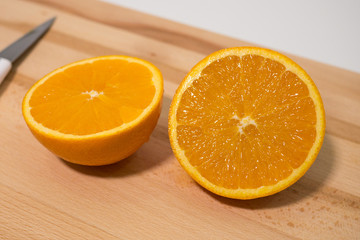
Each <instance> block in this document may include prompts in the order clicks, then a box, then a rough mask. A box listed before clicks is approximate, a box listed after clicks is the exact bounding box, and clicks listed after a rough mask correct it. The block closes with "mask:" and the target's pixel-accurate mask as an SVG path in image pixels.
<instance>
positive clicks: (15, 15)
mask: <svg viewBox="0 0 360 240" xmlns="http://www.w3.org/2000/svg"><path fill="white" fill-rule="evenodd" d="M0 13H1V14H0V36H1V37H0V49H2V48H4V47H5V46H7V45H8V44H10V43H11V42H13V41H14V40H15V39H17V38H18V37H20V36H21V35H22V34H24V33H25V32H27V31H28V30H29V29H31V28H33V27H34V26H36V25H38V24H39V23H41V22H43V21H45V20H47V19H48V18H50V17H52V16H54V15H56V16H57V20H56V22H55V24H54V25H53V27H52V28H51V30H50V32H49V33H48V34H47V35H46V36H45V37H44V38H43V39H42V40H41V41H40V42H39V43H38V44H37V45H36V46H35V47H34V48H33V49H32V50H31V51H30V52H29V53H28V54H26V56H24V57H23V58H22V59H21V60H20V61H18V62H17V63H16V65H15V68H14V70H13V71H12V72H11V74H10V75H9V76H8V77H7V78H6V79H5V81H4V83H3V85H2V86H1V88H0V164H1V165H0V196H1V200H0V239H360V220H359V218H360V201H359V200H360V115H359V112H360V74H357V73H353V72H349V71H345V70H342V69H339V68H335V67H331V66H327V65H324V64H321V63H317V62H314V61H310V60H306V59H302V58H298V57H292V58H293V59H294V60H295V61H296V62H298V63H299V64H300V65H301V66H302V67H303V68H304V69H305V70H306V71H307V72H308V73H309V74H310V76H312V78H313V80H314V81H315V83H316V85H317V86H318V88H319V90H320V92H321V95H322V97H323V100H324V104H325V110H326V120H327V129H326V136H325V141H324V144H323V147H322V149H321V152H320V154H319V156H318V158H317V160H316V162H315V163H314V165H313V166H312V167H311V169H310V170H309V171H308V172H307V173H306V175H305V176H304V177H303V178H301V179H300V180H299V181H298V182H297V183H296V184H295V185H293V186H292V187H290V188H288V189H286V190H284V191H283V192H281V193H278V194H276V195H274V196H270V197H266V198H262V199H257V200H248V201H241V200H232V199H226V198H223V197H218V196H216V195H214V194H211V193H209V192H208V191H206V190H204V189H203V188H202V187H200V186H199V185H197V184H196V183H195V182H194V181H193V180H192V179H191V178H190V177H189V176H188V175H187V174H186V173H185V171H184V170H183V169H182V168H181V167H180V165H179V164H178V162H177V160H176V159H175V158H174V155H173V153H172V151H171V149H170V145H169V141H168V135H167V115H168V109H169V105H170V101H171V99H172V96H173V94H174V91H175V89H176V87H177V86H178V84H179V83H180V81H181V80H182V78H183V77H184V76H185V74H186V73H187V72H188V71H189V70H190V68H191V67H192V66H193V65H194V64H195V63H197V62H198V61H199V60H201V59H202V58H203V57H205V56H206V55H208V54H210V53H211V52H213V51H215V50H218V49H221V48H225V47H232V46H242V45H251V44H249V43H244V42H242V41H239V40H235V39H231V38H228V37H224V36H221V35H218V34H214V33H209V32H205V31H202V30H199V29H195V28H192V27H188V26H184V25H181V24H177V23H174V22H170V21H167V20H164V19H160V18H156V17H152V16H149V15H145V14H142V13H139V12H134V11H131V10H128V9H124V8H119V7H115V6H112V5H109V4H106V3H102V2H96V1H85V0H84V1H62V0H58V1H45V0H44V1H35V2H34V1H24V2H21V1H13V0H1V1H0ZM299 44H301V43H299ZM329 51H331V49H329ZM107 54H125V55H132V56H136V57H140V58H144V59H147V60H149V61H151V62H153V63H154V64H155V65H157V66H158V67H159V68H160V70H161V71H162V73H163V75H164V79H165V94H164V104H163V106H164V107H163V110H162V114H161V117H160V120H159V123H158V126H157V127H156V129H155V131H154V133H153V134H152V137H151V139H150V141H149V142H147V143H146V144H145V145H143V146H142V147H141V149H140V150H138V151H137V152H136V153H135V154H134V155H133V156H131V157H130V158H128V159H126V160H124V161H122V162H119V163H117V164H114V165H110V166H104V167H84V166H77V165H73V164H69V163H66V162H64V161H63V160H61V159H59V158H57V157H55V156H54V155H53V154H52V153H50V152H48V151H47V150H46V149H45V148H44V147H43V146H42V145H40V144H39V143H38V142H37V141H36V139H35V138H34V137H33V136H32V135H31V133H30V131H29V130H28V129H27V127H26V125H25V122H24V120H23V118H22V115H21V101H22V98H23V96H24V94H25V92H26V91H27V90H28V89H29V87H30V86H31V85H32V84H33V83H34V82H35V81H36V80H38V79H39V78H41V77H42V76H44V75H45V74H46V73H48V72H50V71H51V70H53V69H55V68H57V67H60V66H62V65H64V64H67V63H70V62H73V61H76V60H80V59H83V58H87V57H93V56H100V55H107Z"/></svg>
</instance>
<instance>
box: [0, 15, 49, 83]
mask: <svg viewBox="0 0 360 240" xmlns="http://www.w3.org/2000/svg"><path fill="white" fill-rule="evenodd" d="M54 21H55V17H53V18H51V19H49V20H48V21H46V22H44V23H43V24H41V25H39V26H37V27H36V28H34V29H33V30H31V31H30V32H28V33H27V34H25V35H24V36H22V37H21V38H19V39H18V40H17V41H16V42H14V43H12V44H11V45H10V46H8V47H7V48H5V49H4V50H3V51H1V52H0V84H1V83H2V81H3V80H4V79H5V77H6V75H7V74H8V73H9V71H10V69H11V67H12V65H13V63H14V62H15V61H16V60H17V59H18V58H19V57H20V56H21V55H22V54H23V53H24V52H26V50H28V49H29V48H30V47H31V46H32V45H33V44H34V43H36V42H37V40H39V39H40V38H41V37H42V36H43V35H44V34H45V33H46V32H47V30H48V29H49V28H50V27H51V25H52V24H53V22H54Z"/></svg>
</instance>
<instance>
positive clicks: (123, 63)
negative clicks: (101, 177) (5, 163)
mask: <svg viewBox="0 0 360 240" xmlns="http://www.w3.org/2000/svg"><path fill="white" fill-rule="evenodd" d="M162 94H163V79H162V76H161V73H160V71H159V70H158V69H157V68H156V67H155V66H154V65H153V64H151V63H149V62H147V61H145V60H142V59H139V58H134V57H128V56H103V57H96V58H90V59H85V60H82V61H78V62H75V63H71V64H68V65H66V66H64V67H61V68H59V69H56V70H55V71H53V72H51V73H49V74H48V75H46V76H45V77H44V78H42V79H41V80H39V81H38V82H37V83H35V84H34V85H33V86H32V87H31V88H30V90H29V91H28V92H27V94H26V95H25V97H24V100H23V116H24V119H25V121H26V123H27V125H28V126H29V128H30V130H31V131H32V133H33V134H34V135H35V137H36V138H37V139H38V140H39V141H40V142H41V143H42V144H43V145H44V146H45V147H47V148H48V149H49V150H51V151H52V152H54V153H55V154H56V155H58V156H59V157H61V158H63V159H65V160H68V161H70V162H73V163H78V164H84V165H104V164H110V163H113V162H116V161H119V160H121V159H123V158H125V157H127V156H129V155H130V154H132V153H133V152H135V151H136V150H137V149H138V148H139V147H140V146H141V145H142V144H143V143H144V142H145V141H147V140H148V139H149V136H150V134H151V132H152V130H153V129H154V127H155V125H156V123H157V120H158V117H159V115H160V110H161V101H162Z"/></svg>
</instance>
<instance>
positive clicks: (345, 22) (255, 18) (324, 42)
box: [104, 0, 360, 73]
mask: <svg viewBox="0 0 360 240" xmlns="http://www.w3.org/2000/svg"><path fill="white" fill-rule="evenodd" d="M104 1H106V2H110V3H113V4H117V5H120V6H124V7H128V8H132V9H135V10H139V11H142V12H146V13H150V14H152V15H156V16H159V17H163V18H166V19H170V20H174V21H177V22H180V23H184V24H188V25H191V26H195V27H199V28H203V29H206V30H210V31H213V32H217V33H221V34H223V35H227V36H231V37H235V38H237V39H240V40H244V41H247V42H250V43H256V44H259V45H262V46H264V47H267V48H272V49H274V50H279V51H284V52H287V53H291V54H294V55H298V56H302V57H306V58H309V59H313V60H316V61H319V62H323V63H327V64H330V65H333V66H337V67H341V68H344V69H348V70H351V71H355V72H358V73H360V0H337V1H335V0H328V1H325V0H320V1H316V0H312V1H311V0H300V1H299V0H298V1H295V0H273V1H271V0H254V1H251V0H248V1H245V0H208V1H206V0H178V1H171V0H104Z"/></svg>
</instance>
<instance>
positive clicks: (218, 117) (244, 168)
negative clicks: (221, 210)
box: [169, 47, 325, 199]
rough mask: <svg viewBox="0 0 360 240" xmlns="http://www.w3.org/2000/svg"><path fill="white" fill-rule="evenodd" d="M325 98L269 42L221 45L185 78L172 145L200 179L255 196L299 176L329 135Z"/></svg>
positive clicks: (173, 116) (215, 188)
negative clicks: (264, 44) (268, 46)
mask: <svg viewBox="0 0 360 240" xmlns="http://www.w3.org/2000/svg"><path fill="white" fill-rule="evenodd" d="M324 133H325V113H324V107H323V103H322V100H321V97H320V94H319V91H318V90H317V88H316V86H315V84H314V82H313V81H312V80H311V78H310V77H309V75H308V74H307V73H306V72H305V71H304V70H303V69H302V68H301V67H300V66H299V65H297V64H296V63H295V62H293V61H292V60H290V59H289V58H288V57H286V56H284V55H282V54H280V53H277V52H274V51H271V50H268V49H263V48H256V47H239V48H230V49H224V50H220V51H218V52H215V53H213V54H211V55H209V56H208V57H206V58H205V59H203V60H202V61H200V62H199V63H198V64H197V65H196V66H195V67H194V68H193V69H192V70H191V71H190V72H189V73H188V75H187V76H186V77H185V79H184V80H183V81H182V83H181V84H180V86H179V87H178V89H177V91H176V94H175V96H174V98H173V101H172V103H171V107H170V113H169V136H170V142H171V146H172V149H173V151H174V153H175V156H176V157H177V159H178V160H179V162H180V164H181V165H182V167H183V168H184V169H185V170H186V171H187V172H188V173H189V175H190V176H191V177H192V178H193V179H194V180H195V181H197V182H198V183H199V184H200V185H202V186H203V187H205V188H207V189H208V190H210V191H211V192H213V193H215V194H218V195H222V196H225V197H229V198H238V199H252V198H258V197H264V196H267V195H271V194H274V193H277V192H279V191H281V190H283V189H285V188H287V187H288V186H290V185H291V184H293V183H294V182H296V181H297V180H298V179H299V178H300V177H301V176H303V175H304V174H305V172H306V171H307V170H308V169H309V167H310V166H311V164H312V163H313V162H314V160H315V158H316V156H317V154H318V153H319V150H320V147H321V145H322V142H323V138H324Z"/></svg>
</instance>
